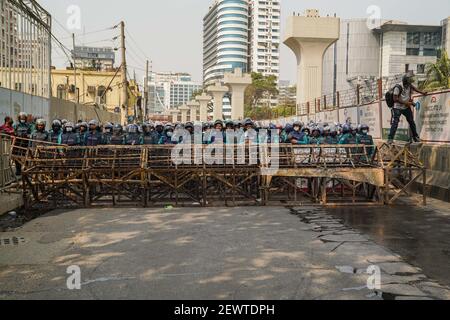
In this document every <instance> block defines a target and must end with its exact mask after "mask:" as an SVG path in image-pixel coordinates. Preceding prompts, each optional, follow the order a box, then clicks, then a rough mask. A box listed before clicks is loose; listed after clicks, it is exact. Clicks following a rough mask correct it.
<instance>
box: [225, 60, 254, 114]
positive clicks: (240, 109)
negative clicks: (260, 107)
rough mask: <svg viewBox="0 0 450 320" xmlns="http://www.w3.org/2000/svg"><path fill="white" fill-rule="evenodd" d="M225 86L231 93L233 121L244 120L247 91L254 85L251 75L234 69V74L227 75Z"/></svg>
mask: <svg viewBox="0 0 450 320" xmlns="http://www.w3.org/2000/svg"><path fill="white" fill-rule="evenodd" d="M224 84H225V85H227V86H228V87H229V88H230V92H231V119H232V120H243V119H244V93H245V89H247V87H248V86H249V85H251V84H252V77H251V75H250V74H248V73H247V74H243V73H242V69H240V68H236V69H234V73H225V76H224Z"/></svg>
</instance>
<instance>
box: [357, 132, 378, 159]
mask: <svg viewBox="0 0 450 320" xmlns="http://www.w3.org/2000/svg"><path fill="white" fill-rule="evenodd" d="M369 131H370V128H369V126H368V125H366V124H363V125H361V126H360V127H359V136H358V144H363V145H366V146H369V147H368V148H366V150H367V155H368V156H369V157H370V158H371V157H372V156H373V153H374V152H375V147H374V145H375V144H374V141H373V137H372V136H371V135H369Z"/></svg>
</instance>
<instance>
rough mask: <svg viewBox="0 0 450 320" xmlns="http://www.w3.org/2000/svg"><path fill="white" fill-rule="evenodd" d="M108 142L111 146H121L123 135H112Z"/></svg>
mask: <svg viewBox="0 0 450 320" xmlns="http://www.w3.org/2000/svg"><path fill="white" fill-rule="evenodd" d="M109 144H110V145H112V146H121V145H123V135H122V134H121V135H118V136H117V135H112V136H111V140H110V141H109Z"/></svg>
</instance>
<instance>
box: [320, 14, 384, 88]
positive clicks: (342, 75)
mask: <svg viewBox="0 0 450 320" xmlns="http://www.w3.org/2000/svg"><path fill="white" fill-rule="evenodd" d="M379 37H380V36H379V35H378V34H376V33H375V32H373V31H372V30H370V29H369V28H368V27H367V19H349V20H342V21H341V35H340V39H339V40H338V41H337V42H336V44H335V45H332V46H331V47H330V48H328V50H327V51H326V53H325V56H324V61H323V87H322V94H323V95H325V94H329V93H331V92H334V88H333V82H334V60H335V46H337V50H336V64H337V65H336V67H337V70H336V91H345V90H349V89H352V88H354V87H353V86H352V85H351V84H350V83H349V82H348V81H347V79H349V78H352V77H357V76H362V77H378V76H379V73H380V70H379V65H380V64H379V60H380V40H379ZM347 44H348V46H347ZM347 61H348V65H347ZM347 67H348V70H347ZM347 71H348V72H347Z"/></svg>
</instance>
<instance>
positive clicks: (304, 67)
mask: <svg viewBox="0 0 450 320" xmlns="http://www.w3.org/2000/svg"><path fill="white" fill-rule="evenodd" d="M339 35H340V19H339V18H335V17H320V16H319V13H318V11H317V10H307V14H306V16H303V17H302V16H291V17H289V18H288V21H287V27H286V34H285V37H284V44H285V45H287V46H288V47H289V48H290V49H291V50H292V51H293V52H294V53H295V55H296V57H297V68H298V70H297V105H300V104H302V103H305V102H308V101H314V99H316V98H318V97H320V96H321V95H322V69H323V56H324V54H325V51H326V50H327V49H328V48H329V47H330V46H331V45H332V44H333V43H335V42H336V41H337V40H339Z"/></svg>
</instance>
